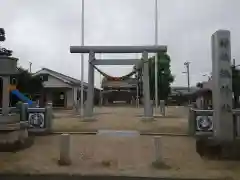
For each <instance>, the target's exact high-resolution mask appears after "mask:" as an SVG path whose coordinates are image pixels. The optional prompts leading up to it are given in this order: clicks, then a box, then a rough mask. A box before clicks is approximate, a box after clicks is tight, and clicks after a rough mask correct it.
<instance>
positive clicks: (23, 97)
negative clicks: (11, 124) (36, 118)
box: [11, 89, 33, 105]
mask: <svg viewBox="0 0 240 180" xmlns="http://www.w3.org/2000/svg"><path fill="white" fill-rule="evenodd" d="M11 93H12V94H14V95H15V96H17V97H18V98H19V99H20V100H21V101H23V102H26V103H28V104H29V105H32V104H33V101H31V100H30V99H29V98H28V97H26V96H24V95H23V94H22V93H20V92H19V90H17V89H15V90H12V91H11Z"/></svg>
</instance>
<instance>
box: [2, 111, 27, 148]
mask: <svg viewBox="0 0 240 180" xmlns="http://www.w3.org/2000/svg"><path fill="white" fill-rule="evenodd" d="M27 127H28V124H27V122H20V116H19V115H9V116H0V152H1V151H4V152H6V151H16V150H19V149H22V148H26V147H29V145H30V144H29V136H28V131H27Z"/></svg>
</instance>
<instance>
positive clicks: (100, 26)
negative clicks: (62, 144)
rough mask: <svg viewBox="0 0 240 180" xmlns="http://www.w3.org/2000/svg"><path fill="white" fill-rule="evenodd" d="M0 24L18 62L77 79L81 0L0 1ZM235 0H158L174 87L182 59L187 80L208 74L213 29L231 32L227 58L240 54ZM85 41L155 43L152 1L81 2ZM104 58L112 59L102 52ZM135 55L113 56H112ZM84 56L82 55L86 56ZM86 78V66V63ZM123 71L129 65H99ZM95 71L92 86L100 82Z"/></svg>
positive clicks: (178, 82)
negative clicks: (187, 68)
mask: <svg viewBox="0 0 240 180" xmlns="http://www.w3.org/2000/svg"><path fill="white" fill-rule="evenodd" d="M0 3H1V5H0V12H1V18H0V24H1V27H4V28H5V29H6V33H7V40H6V42H4V46H6V47H8V48H11V49H13V50H14V55H15V56H16V57H19V59H20V60H19V63H20V64H21V65H22V66H24V67H28V61H31V62H33V70H38V69H39V68H41V67H48V68H51V69H54V70H57V71H59V72H62V73H65V74H68V75H71V76H74V77H76V78H80V55H76V54H70V53H69V46H70V45H78V44H79V45H80V43H81V32H80V31H81V1H80V0H69V1H67V0H65V1H63V0H62V1H59V0H41V1H39V0H22V1H19V0H1V2H0ZM239 6H240V1H238V0H209V1H207V0H204V1H199V0H159V40H158V41H159V44H164V45H168V49H169V54H170V56H171V58H172V63H171V65H172V71H173V74H174V75H176V81H175V83H174V84H175V85H185V84H186V76H185V75H184V74H182V71H184V66H183V63H184V61H190V62H191V69H190V71H191V84H192V85H195V84H196V82H198V81H201V80H204V79H206V77H203V76H202V75H203V74H205V73H209V72H211V47H210V38H211V35H212V34H213V33H214V32H215V31H216V30H218V29H229V30H231V33H232V56H233V57H234V58H236V61H237V62H239V63H240V61H239V60H238V59H239V58H240V57H239V56H240V54H239V53H238V49H239V48H240V42H239V41H238V39H239V32H240V25H239V23H238V21H237V18H238V17H239V16H240V12H239V10H238V7H239ZM85 44H86V45H151V44H154V0H85ZM103 56H104V57H112V56H110V55H103ZM116 56H117V57H136V56H137V55H115V57H116ZM85 59H87V56H86V57H85ZM84 67H85V72H84V74H85V80H87V77H86V76H87V64H86V63H85V66H84ZM101 69H104V70H105V71H106V72H108V73H109V74H111V75H116V76H117V75H123V74H125V73H127V72H128V71H130V70H131V67H129V66H128V67H119V66H117V67H110V66H108V67H101ZM99 81H100V79H99V75H98V74H97V73H96V85H97V86H98V85H99Z"/></svg>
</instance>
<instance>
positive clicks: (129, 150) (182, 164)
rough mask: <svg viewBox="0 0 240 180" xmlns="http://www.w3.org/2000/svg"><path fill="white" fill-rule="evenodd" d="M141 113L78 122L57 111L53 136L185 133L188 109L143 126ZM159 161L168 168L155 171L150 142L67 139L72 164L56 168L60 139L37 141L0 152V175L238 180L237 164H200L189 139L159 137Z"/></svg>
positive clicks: (121, 111)
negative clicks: (112, 132) (89, 132)
mask: <svg viewBox="0 0 240 180" xmlns="http://www.w3.org/2000/svg"><path fill="white" fill-rule="evenodd" d="M141 110H142V109H136V108H119V107H116V108H96V111H95V112H96V114H98V115H97V116H96V117H97V121H95V122H82V121H81V120H80V119H79V118H77V117H76V115H74V114H73V112H71V111H64V112H57V113H56V114H55V116H56V119H55V122H54V128H55V130H56V131H61V130H65V131H87V130H89V129H90V130H91V129H92V130H94V129H95V130H96V129H114V130H140V131H151V132H171V133H177V132H186V130H187V109H186V108H183V107H179V108H176V107H171V108H168V109H167V117H166V118H157V119H156V121H153V122H143V121H141V120H140V118H139V117H138V116H139V115H140V114H141ZM161 142H162V146H161V152H162V156H163V161H164V163H165V165H167V166H168V167H169V169H156V168H154V167H153V166H152V162H153V161H154V146H153V137H150V136H134V137H118V136H109V135H106V134H105V135H71V157H72V165H71V166H67V167H60V166H58V164H57V162H58V157H59V135H52V136H42V137H36V139H35V144H34V145H33V146H32V147H31V148H29V149H25V150H23V151H20V152H17V153H0V172H2V173H33V174H41V173H46V174H51V173H71V174H82V175H106V174H107V175H126V176H145V177H146V176H147V177H181V178H219V179H220V178H223V177H234V178H235V179H240V162H233V161H210V160H206V159H201V158H200V157H199V156H198V154H197V153H196V151H195V140H194V139H193V138H190V137H168V136H164V137H162V138H161Z"/></svg>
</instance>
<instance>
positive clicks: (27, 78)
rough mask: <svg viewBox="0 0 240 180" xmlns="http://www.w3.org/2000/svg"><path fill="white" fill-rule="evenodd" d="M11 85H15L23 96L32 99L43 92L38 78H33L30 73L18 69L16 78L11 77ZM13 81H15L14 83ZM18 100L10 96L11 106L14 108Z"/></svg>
mask: <svg viewBox="0 0 240 180" xmlns="http://www.w3.org/2000/svg"><path fill="white" fill-rule="evenodd" d="M11 79H12V82H11V83H12V84H16V88H17V89H18V90H19V91H20V92H21V93H23V94H25V95H28V96H31V97H33V96H34V95H35V94H37V93H41V92H42V90H43V85H42V80H41V78H40V77H33V76H32V74H31V73H29V72H28V71H27V70H25V69H23V68H21V67H20V68H18V74H17V76H16V77H11ZM13 79H16V80H15V82H14V80H13ZM18 101H19V99H18V98H17V97H16V96H15V95H13V94H11V104H12V106H14V105H15V104H16V103H17V102H18Z"/></svg>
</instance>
